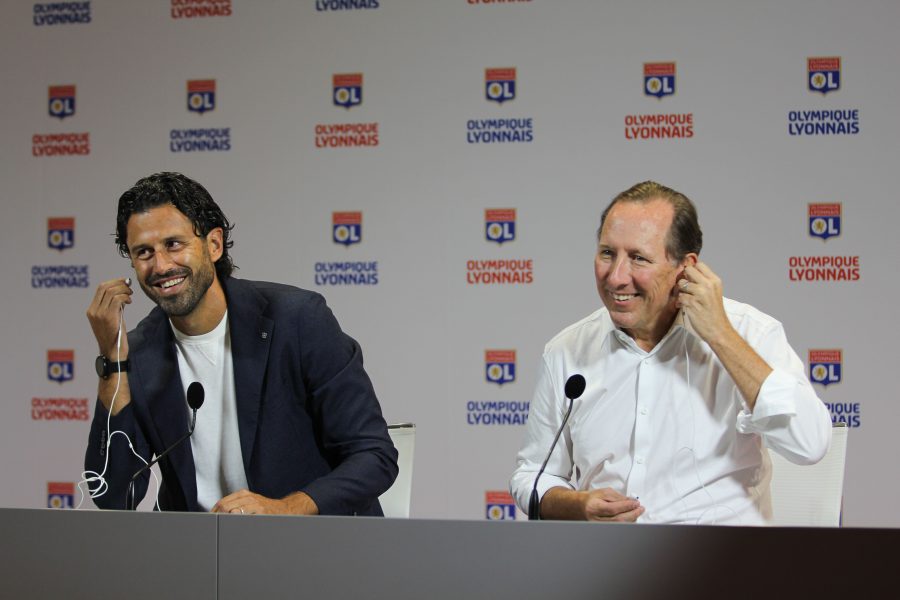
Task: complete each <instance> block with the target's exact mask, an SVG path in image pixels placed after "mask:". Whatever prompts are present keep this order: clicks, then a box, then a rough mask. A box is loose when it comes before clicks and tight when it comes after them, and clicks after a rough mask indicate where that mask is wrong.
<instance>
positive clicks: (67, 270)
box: [31, 265, 91, 289]
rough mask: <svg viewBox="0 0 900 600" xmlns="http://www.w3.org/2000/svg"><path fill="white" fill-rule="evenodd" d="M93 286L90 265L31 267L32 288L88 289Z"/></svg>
mask: <svg viewBox="0 0 900 600" xmlns="http://www.w3.org/2000/svg"><path fill="white" fill-rule="evenodd" d="M90 285H91V278H90V273H89V272H88V265H33V266H32V267H31V287H33V288H35V289H49V288H86V287H89V286H90Z"/></svg>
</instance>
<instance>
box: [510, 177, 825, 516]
mask: <svg viewBox="0 0 900 600" xmlns="http://www.w3.org/2000/svg"><path fill="white" fill-rule="evenodd" d="M701 246H702V233H701V231H700V226H699V223H698V220H697V212H696V209H695V208H694V206H693V204H692V203H691V201H690V200H688V198H687V197H685V196H684V195H683V194H681V193H679V192H676V191H675V190H672V189H670V188H667V187H665V186H662V185H660V184H658V183H655V182H652V181H648V182H643V183H639V184H637V185H635V186H633V187H631V188H630V189H628V190H626V191H624V192H622V193H621V194H619V195H618V196H616V198H615V199H614V200H613V201H612V203H610V205H609V207H607V209H606V210H605V211H604V213H603V216H602V217H601V222H600V229H599V232H598V249H597V256H596V258H595V260H594V268H595V274H596V278H597V291H598V292H599V294H600V298H601V299H602V301H603V305H604V308H601V309H600V310H598V311H596V312H595V313H593V314H592V315H590V316H588V317H586V318H585V319H582V320H581V321H579V322H577V323H575V324H573V325H571V326H569V327H567V328H566V329H564V330H563V331H562V332H560V333H559V334H558V335H557V336H556V337H554V338H553V339H552V340H550V342H549V343H548V344H547V345H546V347H545V349H544V354H543V360H542V365H541V371H540V374H539V376H538V383H537V388H536V390H535V395H534V400H533V402H532V403H531V412H530V414H529V418H528V424H527V427H526V438H525V442H524V444H523V447H522V449H521V451H520V452H519V455H518V460H517V468H516V471H515V472H514V473H513V476H512V479H511V481H510V489H511V491H512V493H513V495H514V496H515V498H516V501H517V503H518V505H519V507H520V508H522V510H527V507H528V500H529V495H530V494H531V491H532V488H533V486H534V481H535V476H536V475H537V472H538V470H539V468H540V465H541V463H542V461H543V460H544V458H545V457H546V455H547V452H548V451H549V449H550V446H551V443H552V440H553V437H554V435H555V433H556V431H557V430H558V429H559V427H560V425H561V424H562V421H563V417H564V415H565V413H566V410H567V408H568V402H569V401H568V400H567V399H566V398H565V396H564V394H563V389H564V386H565V382H566V379H567V378H568V377H569V376H570V375H573V374H576V373H580V374H582V375H583V376H584V377H585V379H586V381H587V387H586V389H585V391H584V393H583V394H582V395H581V396H580V397H579V398H578V399H576V400H574V402H573V406H572V412H571V416H570V419H569V421H568V423H567V424H566V426H565V428H564V429H563V432H562V436H561V438H560V443H559V444H558V446H557V447H556V448H555V449H554V451H553V453H552V455H551V456H550V458H549V461H548V463H547V467H546V470H545V472H544V474H543V475H542V476H541V478H540V479H539V482H538V486H537V491H538V497H539V498H540V515H541V518H543V519H579V520H611V521H640V522H650V523H698V524H711V523H718V524H731V525H763V524H765V523H766V522H767V520H768V519H769V518H770V517H771V501H770V495H769V479H770V475H771V464H770V461H769V458H768V455H767V450H766V448H770V449H772V450H773V451H775V452H778V453H779V454H781V455H783V456H784V457H786V458H787V459H788V460H790V461H792V462H795V463H799V464H812V463H815V462H818V461H819V460H820V459H821V458H822V456H824V454H825V452H826V451H827V449H828V446H829V444H830V441H831V419H830V417H829V415H828V411H827V410H826V408H825V406H824V404H823V403H822V402H821V401H820V400H819V398H818V397H816V394H815V392H814V391H813V389H812V386H811V385H810V383H809V380H808V379H807V378H806V375H805V372H804V368H803V363H802V362H801V361H800V358H799V357H798V356H797V354H796V353H795V352H794V351H793V350H792V349H791V347H790V345H789V344H788V342H787V338H786V337H785V334H784V329H783V328H782V326H781V323H779V322H778V321H776V320H775V319H773V318H772V317H769V316H768V315H765V314H763V313H761V312H760V311H758V310H756V309H755V308H753V307H752V306H749V305H747V304H741V303H739V302H735V301H733V300H729V299H727V298H723V296H722V282H721V280H720V279H719V278H718V277H717V276H716V274H715V273H714V272H713V271H712V269H710V268H709V266H707V265H706V264H704V263H702V262H700V260H699V254H700V249H701Z"/></svg>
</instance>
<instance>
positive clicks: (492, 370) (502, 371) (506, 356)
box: [484, 350, 516, 385]
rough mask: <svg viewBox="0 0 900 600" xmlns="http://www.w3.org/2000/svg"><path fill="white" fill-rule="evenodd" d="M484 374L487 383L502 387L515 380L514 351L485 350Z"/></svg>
mask: <svg viewBox="0 0 900 600" xmlns="http://www.w3.org/2000/svg"><path fill="white" fill-rule="evenodd" d="M484 373H485V378H486V379H487V381H488V383H496V384H497V385H503V384H504V383H511V382H513V381H515V380H516V351H515V350H485V351H484Z"/></svg>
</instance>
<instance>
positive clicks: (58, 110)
mask: <svg viewBox="0 0 900 600" xmlns="http://www.w3.org/2000/svg"><path fill="white" fill-rule="evenodd" d="M48 95H49V100H48V104H47V112H48V113H49V114H50V116H51V117H56V118H58V119H60V120H61V119H65V118H66V117H71V116H73V115H74V114H75V86H74V85H51V86H50V89H49V94H48Z"/></svg>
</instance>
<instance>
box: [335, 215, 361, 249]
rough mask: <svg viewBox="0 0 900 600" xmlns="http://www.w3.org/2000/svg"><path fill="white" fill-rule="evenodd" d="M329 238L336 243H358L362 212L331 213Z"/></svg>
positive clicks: (346, 244) (359, 240)
mask: <svg viewBox="0 0 900 600" xmlns="http://www.w3.org/2000/svg"><path fill="white" fill-rule="evenodd" d="M331 239H332V240H334V243H336V244H344V245H345V246H350V245H351V244H358V243H360V242H361V241H362V212H360V211H353V212H334V213H331Z"/></svg>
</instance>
